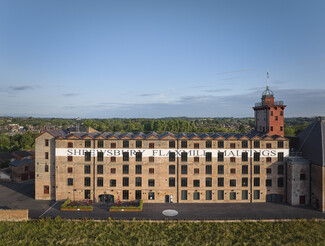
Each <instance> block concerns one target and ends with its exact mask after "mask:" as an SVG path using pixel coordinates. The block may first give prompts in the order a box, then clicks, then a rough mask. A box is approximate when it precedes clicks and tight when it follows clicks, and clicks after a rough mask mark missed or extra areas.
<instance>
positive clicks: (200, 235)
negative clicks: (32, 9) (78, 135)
mask: <svg viewBox="0 0 325 246" xmlns="http://www.w3.org/2000/svg"><path fill="white" fill-rule="evenodd" d="M0 242H1V243H0V244H1V245H13V244H14V245H16V244H22V245H48V244H50V245H54V244H65V245H66V244H68V245H72V244H78V245H79V244H82V245H85V244H91V245H102V244H105V245H233V244H235V245H266V244H267V245H317V244H318V245H323V244H325V222H324V221H290V222H238V223H235V222H229V223H207V222H199V223H194V222H162V223H155V222H144V221H133V222H118V221H111V220H108V221H105V222H96V221H88V220H84V221H71V220H63V219H60V218H56V219H54V220H51V219H40V220H35V221H27V222H0Z"/></svg>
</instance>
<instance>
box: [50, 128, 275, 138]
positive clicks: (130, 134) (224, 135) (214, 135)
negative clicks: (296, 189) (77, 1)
mask: <svg viewBox="0 0 325 246" xmlns="http://www.w3.org/2000/svg"><path fill="white" fill-rule="evenodd" d="M49 133H50V134H52V131H49ZM52 135H55V136H57V137H63V138H68V137H71V136H76V137H79V138H86V137H90V138H103V139H110V138H112V137H115V138H117V139H136V138H139V137H141V138H144V139H146V138H149V137H151V136H154V137H156V138H157V139H163V138H164V137H166V136H171V137H173V138H176V139H193V138H199V139H202V140H203V139H206V138H212V139H217V138H220V137H222V138H225V139H229V138H231V137H235V138H237V139H240V138H242V137H244V136H246V137H247V138H249V139H252V138H254V137H259V138H262V139H263V138H265V137H270V136H268V135H267V134H266V133H265V132H258V131H252V132H248V133H229V132H209V133H193V132H190V133H178V134H173V133H171V132H165V133H162V134H157V133H155V132H150V133H147V134H145V133H142V132H138V133H133V132H127V133H120V132H115V133H111V132H103V133H100V132H92V133H86V132H76V133H69V132H67V131H63V130H60V132H59V131H58V130H56V131H55V133H54V134H52ZM271 137H272V138H273V139H276V138H278V137H279V136H271Z"/></svg>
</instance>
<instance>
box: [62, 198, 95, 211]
mask: <svg viewBox="0 0 325 246" xmlns="http://www.w3.org/2000/svg"><path fill="white" fill-rule="evenodd" d="M91 204H92V203H91V201H90V200H83V201H71V200H70V199H68V200H66V201H65V202H64V203H63V204H62V205H61V208H60V211H93V206H91Z"/></svg>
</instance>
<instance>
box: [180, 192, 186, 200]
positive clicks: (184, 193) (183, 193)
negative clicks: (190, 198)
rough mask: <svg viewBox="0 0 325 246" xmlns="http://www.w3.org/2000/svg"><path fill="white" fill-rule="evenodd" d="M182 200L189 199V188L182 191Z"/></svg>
mask: <svg viewBox="0 0 325 246" xmlns="http://www.w3.org/2000/svg"><path fill="white" fill-rule="evenodd" d="M181 200H187V190H182V191H181Z"/></svg>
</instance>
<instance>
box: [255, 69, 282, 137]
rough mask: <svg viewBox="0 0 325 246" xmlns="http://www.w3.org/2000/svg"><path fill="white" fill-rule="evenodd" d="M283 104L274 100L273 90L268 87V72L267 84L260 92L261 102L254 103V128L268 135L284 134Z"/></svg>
mask: <svg viewBox="0 0 325 246" xmlns="http://www.w3.org/2000/svg"><path fill="white" fill-rule="evenodd" d="M285 107H286V105H284V103H283V101H274V95H273V92H272V91H271V90H270V89H269V73H267V86H266V90H265V91H264V92H263V94H262V98H261V102H259V103H255V107H253V109H254V112H255V130H257V131H259V132H266V133H267V134H268V135H279V136H283V135H284V109H285Z"/></svg>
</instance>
